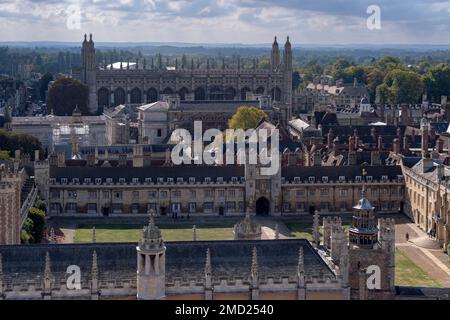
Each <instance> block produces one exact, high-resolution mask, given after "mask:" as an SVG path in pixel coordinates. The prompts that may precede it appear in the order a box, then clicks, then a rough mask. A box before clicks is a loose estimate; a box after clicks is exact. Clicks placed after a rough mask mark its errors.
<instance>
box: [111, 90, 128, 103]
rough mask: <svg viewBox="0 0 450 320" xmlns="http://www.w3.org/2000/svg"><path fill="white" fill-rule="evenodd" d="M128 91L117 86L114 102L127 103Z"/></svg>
mask: <svg viewBox="0 0 450 320" xmlns="http://www.w3.org/2000/svg"><path fill="white" fill-rule="evenodd" d="M126 101H127V100H126V93H125V90H124V89H123V88H117V89H116V90H115V91H114V104H115V105H116V106H118V105H121V104H125V103H126Z"/></svg>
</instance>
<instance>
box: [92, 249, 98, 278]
mask: <svg viewBox="0 0 450 320" xmlns="http://www.w3.org/2000/svg"><path fill="white" fill-rule="evenodd" d="M91 276H92V279H98V261H97V251H95V250H94V252H92V270H91Z"/></svg>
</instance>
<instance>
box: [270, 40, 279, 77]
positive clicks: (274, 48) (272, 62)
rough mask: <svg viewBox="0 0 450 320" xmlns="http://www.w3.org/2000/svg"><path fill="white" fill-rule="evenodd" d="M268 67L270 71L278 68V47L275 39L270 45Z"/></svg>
mask: <svg viewBox="0 0 450 320" xmlns="http://www.w3.org/2000/svg"><path fill="white" fill-rule="evenodd" d="M270 66H271V68H272V70H277V69H278V67H279V66H280V48H279V47H278V42H277V37H275V40H274V41H273V44H272V54H271V55H270Z"/></svg>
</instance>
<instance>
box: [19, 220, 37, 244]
mask: <svg viewBox="0 0 450 320" xmlns="http://www.w3.org/2000/svg"><path fill="white" fill-rule="evenodd" d="M32 230H33V220H31V219H30V218H26V220H25V222H24V224H23V227H22V230H21V231H20V242H21V243H23V244H29V243H34V239H33V236H32V235H31V232H32Z"/></svg>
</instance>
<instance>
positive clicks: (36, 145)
mask: <svg viewBox="0 0 450 320" xmlns="http://www.w3.org/2000/svg"><path fill="white" fill-rule="evenodd" d="M0 150H3V151H8V152H9V156H11V157H13V156H14V152H15V151H16V150H20V151H21V153H23V154H29V155H31V157H34V151H35V150H39V151H40V154H43V149H42V144H41V142H40V141H39V140H38V139H37V138H35V137H33V136H31V135H29V134H24V133H14V132H9V131H5V130H1V129H0ZM32 160H33V158H32Z"/></svg>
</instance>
